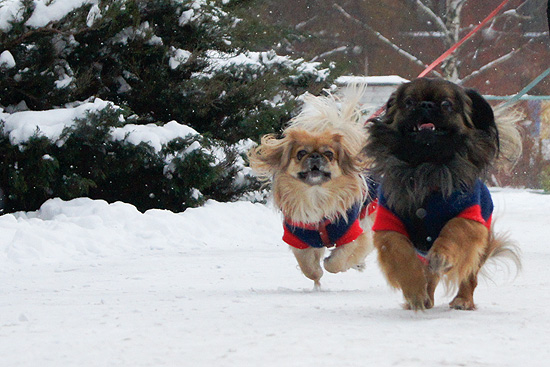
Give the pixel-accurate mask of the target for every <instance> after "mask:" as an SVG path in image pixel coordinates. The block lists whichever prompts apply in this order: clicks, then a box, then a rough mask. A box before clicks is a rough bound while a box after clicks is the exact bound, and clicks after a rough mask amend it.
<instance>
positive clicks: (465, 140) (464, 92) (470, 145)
mask: <svg viewBox="0 0 550 367" xmlns="http://www.w3.org/2000/svg"><path fill="white" fill-rule="evenodd" d="M368 130H369V133H370V136H369V138H368V139H369V140H368V143H367V145H366V147H365V153H366V154H367V156H369V157H370V158H371V159H372V160H373V167H372V172H373V173H374V174H375V175H376V176H379V177H384V182H385V184H384V186H385V187H386V188H387V189H388V190H389V191H391V193H389V194H388V202H391V205H392V206H394V207H395V208H398V209H399V210H400V211H406V210H412V209H414V207H416V206H418V205H420V204H421V203H422V201H423V200H424V198H426V197H427V196H428V195H429V194H430V192H432V191H433V190H440V191H441V192H442V193H443V194H444V195H450V194H451V193H452V192H454V191H456V190H458V189H463V188H467V187H471V186H472V185H473V183H474V182H475V180H476V179H477V178H479V177H480V176H481V175H482V174H483V173H484V171H486V170H487V168H488V167H489V166H490V165H491V163H492V162H493V160H494V158H495V157H496V155H497V153H498V150H499V139H498V131H497V126H496V124H495V118H494V114H493V110H492V108H491V106H490V105H489V104H488V103H487V101H486V100H485V99H484V98H483V97H482V96H481V95H480V94H479V93H477V92H476V91H474V90H468V89H463V88H462V87H460V86H458V85H456V84H454V83H451V82H448V81H445V80H442V79H428V78H420V79H416V80H414V81H412V82H410V83H406V84H403V85H402V86H400V87H399V88H398V89H397V91H396V92H395V93H394V94H393V95H392V96H391V98H390V99H389V101H388V103H387V110H386V114H385V115H383V116H382V117H381V118H379V119H377V120H375V121H374V122H372V123H371V125H370V126H369V129H368Z"/></svg>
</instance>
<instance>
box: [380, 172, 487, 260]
mask: <svg viewBox="0 0 550 367" xmlns="http://www.w3.org/2000/svg"><path fill="white" fill-rule="evenodd" d="M382 186H383V185H382ZM492 214H493V200H492V199H491V193H490V192H489V189H488V188H487V186H485V184H484V183H483V182H481V180H479V179H478V180H477V181H476V183H475V185H474V187H473V188H472V190H462V191H456V192H453V193H452V194H451V195H450V196H448V197H444V196H443V195H442V194H441V192H438V191H435V192H433V193H432V194H431V195H430V196H428V198H427V199H426V200H425V202H424V204H423V206H422V207H421V208H420V209H418V210H417V211H416V212H415V213H411V214H410V215H407V216H403V215H398V214H397V213H395V211H394V210H392V208H390V207H389V206H388V204H387V202H386V198H385V196H384V191H383V187H381V188H380V189H379V191H378V208H377V213H376V219H375V221H374V225H373V227H372V229H373V230H374V231H395V232H398V233H401V234H403V235H404V236H406V237H407V238H409V239H410V240H411V242H412V243H413V245H414V247H415V249H416V251H417V252H418V255H419V258H420V259H421V260H422V261H423V262H425V261H426V259H425V258H426V255H427V254H428V251H429V250H430V248H431V247H432V245H433V243H434V241H435V240H436V239H437V237H438V236H439V233H440V232H441V230H442V229H443V227H444V226H445V224H447V222H448V221H450V220H451V219H453V218H465V219H470V220H473V221H476V222H479V223H481V224H483V225H485V226H486V227H487V228H488V229H490V227H491V219H492Z"/></svg>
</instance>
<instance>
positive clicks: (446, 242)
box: [428, 218, 489, 310]
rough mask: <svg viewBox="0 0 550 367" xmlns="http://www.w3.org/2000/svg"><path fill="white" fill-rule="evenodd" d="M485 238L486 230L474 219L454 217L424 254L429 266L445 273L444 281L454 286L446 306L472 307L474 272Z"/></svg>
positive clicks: (439, 272)
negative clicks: (455, 286) (453, 295)
mask: <svg viewBox="0 0 550 367" xmlns="http://www.w3.org/2000/svg"><path fill="white" fill-rule="evenodd" d="M488 241H489V231H488V230H487V228H486V227H485V226H484V225H483V224H481V223H479V222H476V221H473V220H469V219H464V218H454V219H451V220H450V221H449V222H448V223H447V224H446V225H445V227H443V229H442V230H441V233H440V234H439V237H438V238H437V239H436V240H435V242H434V245H433V246H432V248H431V250H430V252H429V253H428V262H429V266H428V267H429V269H430V270H431V271H432V272H434V273H437V274H440V275H443V274H445V275H446V276H447V278H448V280H449V281H450V282H452V283H454V284H456V285H458V287H459V289H458V294H457V297H456V298H455V300H453V302H451V304H450V306H451V307H453V308H457V309H466V310H472V309H474V308H475V306H474V299H473V297H474V290H475V287H476V285H477V273H478V271H479V268H480V267H481V265H482V263H481V262H482V258H483V255H484V251H485V248H486V247H487V243H488Z"/></svg>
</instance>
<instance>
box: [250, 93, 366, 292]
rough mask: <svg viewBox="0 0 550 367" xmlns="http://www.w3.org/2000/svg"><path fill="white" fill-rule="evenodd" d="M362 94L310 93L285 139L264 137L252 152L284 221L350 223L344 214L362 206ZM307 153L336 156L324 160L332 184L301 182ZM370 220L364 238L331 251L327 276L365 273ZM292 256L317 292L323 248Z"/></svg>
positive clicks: (298, 251)
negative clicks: (350, 271) (301, 153)
mask: <svg viewBox="0 0 550 367" xmlns="http://www.w3.org/2000/svg"><path fill="white" fill-rule="evenodd" d="M363 93H364V90H363V89H362V88H359V87H357V86H352V87H351V88H349V89H346V90H344V91H343V93H342V94H340V95H336V94H327V95H326V96H319V97H316V96H313V95H310V94H306V95H305V96H304V98H303V101H304V105H303V107H302V111H301V112H300V113H299V114H298V115H297V116H296V117H294V118H293V119H292V120H291V121H290V123H289V125H288V126H287V127H286V128H285V130H284V131H283V133H282V136H277V135H275V134H269V135H266V136H264V137H263V138H262V139H261V143H260V145H258V146H257V147H255V148H253V149H251V150H250V151H249V153H248V158H249V162H250V167H251V168H252V169H253V171H255V172H256V174H257V175H258V177H260V178H261V179H263V180H265V181H267V182H270V183H271V185H272V189H273V199H274V203H275V205H276V206H277V208H278V209H280V210H281V212H282V213H283V215H284V217H285V218H286V219H289V220H290V221H292V222H300V223H308V224H314V225H315V224H318V223H321V222H322V221H324V220H325V219H329V220H332V219H335V218H336V217H343V218H344V219H345V220H348V218H347V214H346V212H347V211H348V210H349V209H350V208H351V207H352V206H353V205H354V204H356V203H358V202H360V203H363V202H364V200H365V198H366V195H368V188H367V184H366V181H365V178H364V177H363V171H364V169H365V166H366V160H365V159H364V155H363V154H362V149H363V147H364V145H365V144H366V139H367V134H366V130H365V128H364V124H363V121H361V113H360V110H359V103H358V102H359V99H360V97H361V96H362V94H363ZM306 149H310V150H311V151H313V152H318V151H319V153H321V154H322V149H332V151H334V153H335V154H334V159H328V158H326V157H323V162H324V163H323V166H322V169H323V172H324V170H329V169H330V178H329V179H328V180H322V182H321V183H317V184H312V183H311V182H307V180H306V181H304V179H300V174H302V173H303V169H304V164H305V163H306V160H307V159H309V158H304V159H303V160H300V159H298V155H297V153H298V152H299V150H302V151H306ZM307 156H308V157H309V156H310V153H308V154H307ZM371 221H372V219H371V218H368V217H367V218H365V219H363V220H362V221H361V227H362V228H363V230H364V233H363V234H361V235H359V237H358V238H357V239H356V240H355V241H352V242H350V243H347V244H345V245H341V246H339V247H336V248H335V249H334V250H332V251H331V252H330V256H328V257H327V258H325V259H324V260H323V264H324V268H325V269H326V270H327V271H329V272H332V273H338V272H341V271H346V270H348V269H349V268H351V267H355V268H356V269H358V270H362V267H364V262H363V260H364V258H365V257H366V256H367V255H368V253H369V252H371V251H372V249H373V245H372V235H371V232H370V226H371ZM292 252H293V253H294V255H295V257H296V260H297V261H298V264H299V266H300V269H301V270H302V272H303V273H304V275H305V276H306V277H308V278H310V279H312V280H313V281H314V282H315V287H316V288H318V287H319V286H320V282H319V279H320V278H321V276H322V274H323V269H322V268H321V265H320V263H321V258H322V256H323V254H324V252H325V249H324V248H306V249H297V248H294V247H292Z"/></svg>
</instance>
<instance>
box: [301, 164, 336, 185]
mask: <svg viewBox="0 0 550 367" xmlns="http://www.w3.org/2000/svg"><path fill="white" fill-rule="evenodd" d="M330 177H331V174H330V172H326V171H323V170H321V169H320V168H319V167H318V166H316V165H314V166H312V167H311V169H310V170H308V171H302V172H298V178H299V179H300V180H302V181H304V182H306V183H308V184H310V185H320V184H322V183H324V182H327V181H328V180H330Z"/></svg>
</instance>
